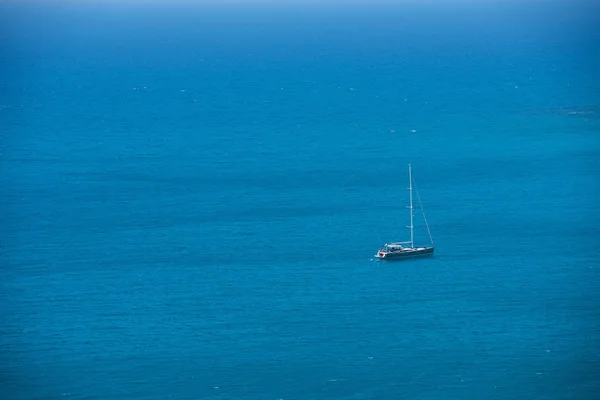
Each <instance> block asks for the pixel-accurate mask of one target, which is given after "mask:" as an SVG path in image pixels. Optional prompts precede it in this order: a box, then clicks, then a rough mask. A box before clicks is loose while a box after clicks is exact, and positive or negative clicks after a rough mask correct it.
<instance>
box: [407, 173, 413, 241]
mask: <svg viewBox="0 0 600 400" xmlns="http://www.w3.org/2000/svg"><path fill="white" fill-rule="evenodd" d="M408 182H409V186H408V191H409V194H410V205H409V206H408V208H409V209H410V226H409V228H410V247H411V248H414V247H415V246H414V239H413V199H412V197H413V196H412V171H411V165H410V164H408Z"/></svg>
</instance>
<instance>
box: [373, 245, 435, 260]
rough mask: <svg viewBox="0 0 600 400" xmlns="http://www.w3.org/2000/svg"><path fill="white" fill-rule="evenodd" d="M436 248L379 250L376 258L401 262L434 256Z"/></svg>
mask: <svg viewBox="0 0 600 400" xmlns="http://www.w3.org/2000/svg"><path fill="white" fill-rule="evenodd" d="M434 249H435V248H434V247H433V246H431V247H414V248H403V249H402V250H392V251H389V250H384V249H382V250H379V251H378V252H377V254H375V257H376V258H378V259H380V260H400V259H406V258H413V257H426V256H432V255H433V251H434Z"/></svg>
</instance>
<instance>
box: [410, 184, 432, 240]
mask: <svg viewBox="0 0 600 400" xmlns="http://www.w3.org/2000/svg"><path fill="white" fill-rule="evenodd" d="M412 181H413V184H414V186H415V192H417V199H418V200H419V206H420V207H421V214H423V220H424V221H425V227H426V228H427V234H428V235H429V240H430V241H431V245H432V246H433V237H432V236H431V231H430V230H429V224H428V223H427V217H426V216H425V210H424V209H423V203H422V202H421V196H420V195H419V188H418V187H417V181H416V180H415V178H414V177H413V178H412Z"/></svg>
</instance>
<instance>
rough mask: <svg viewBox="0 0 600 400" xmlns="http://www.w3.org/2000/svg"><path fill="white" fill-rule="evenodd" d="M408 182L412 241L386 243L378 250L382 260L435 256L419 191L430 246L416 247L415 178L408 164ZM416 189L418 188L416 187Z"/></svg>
mask: <svg viewBox="0 0 600 400" xmlns="http://www.w3.org/2000/svg"><path fill="white" fill-rule="evenodd" d="M408 181H409V187H408V190H409V193H410V195H409V196H410V203H409V206H408V209H409V210H410V225H409V226H407V228H409V229H410V240H409V241H405V242H393V243H386V244H385V245H383V247H381V248H380V249H379V250H377V254H375V257H376V258H378V259H380V260H398V259H405V258H411V257H422V256H431V255H433V250H434V246H433V238H432V237H431V231H430V230H429V225H428V224H427V218H425V211H424V210H423V204H421V197H420V196H419V191H418V190H417V191H416V192H417V199H418V200H419V206H420V208H421V213H422V214H423V220H424V221H425V227H426V228H427V233H428V234H429V241H430V243H431V244H430V245H428V246H423V247H415V242H414V223H413V219H414V218H413V214H414V212H413V211H414V208H413V177H412V167H411V165H410V164H408ZM415 189H416V186H415Z"/></svg>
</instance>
